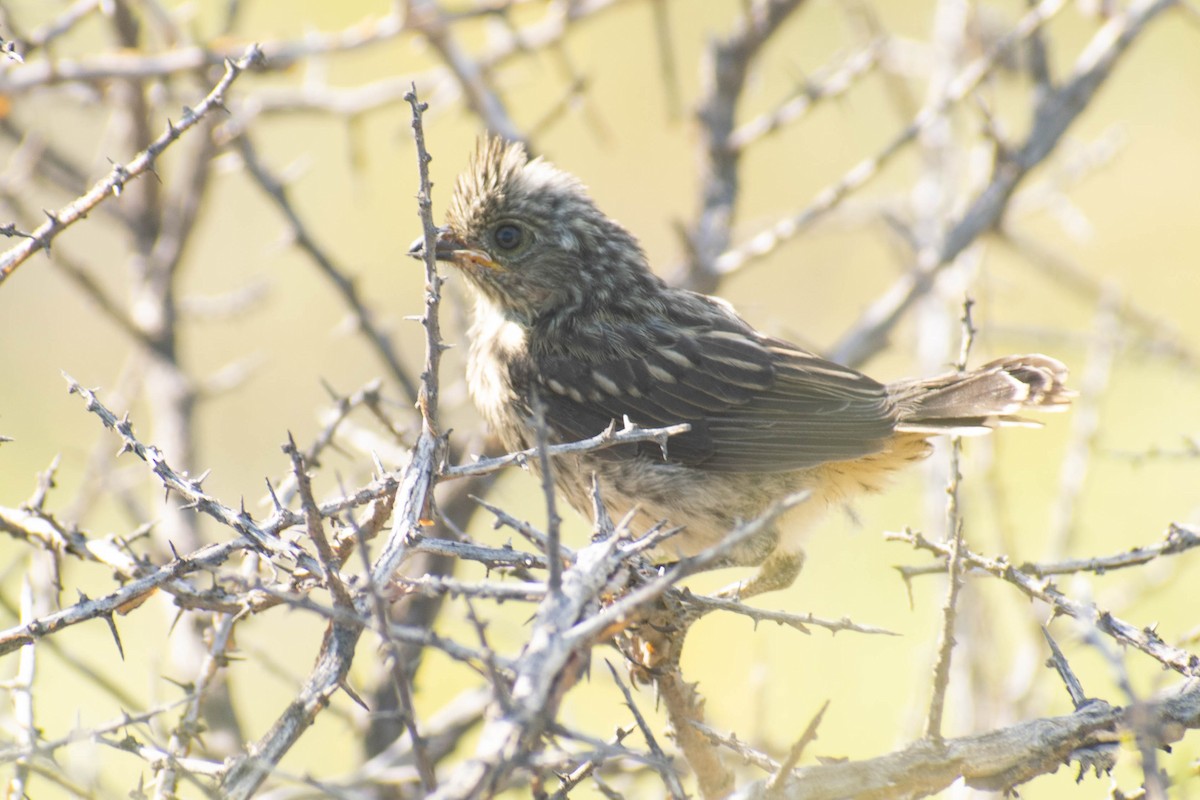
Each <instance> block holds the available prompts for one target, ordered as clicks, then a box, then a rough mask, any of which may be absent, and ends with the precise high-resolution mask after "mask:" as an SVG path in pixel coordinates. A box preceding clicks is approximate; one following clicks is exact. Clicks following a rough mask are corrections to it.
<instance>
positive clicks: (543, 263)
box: [438, 137, 661, 321]
mask: <svg viewBox="0 0 1200 800" xmlns="http://www.w3.org/2000/svg"><path fill="white" fill-rule="evenodd" d="M446 222H447V224H446V226H445V228H443V229H442V232H441V236H440V238H441V241H440V242H439V247H438V250H439V257H440V258H445V259H446V260H449V261H452V262H453V263H454V264H455V265H456V266H458V267H459V268H461V269H462V271H463V273H464V274H465V275H466V277H467V278H468V279H469V280H470V282H471V284H472V285H473V286H474V287H475V288H476V289H477V290H479V291H480V292H481V293H482V295H483V296H484V297H485V298H487V299H488V300H489V301H491V302H492V303H493V304H495V305H496V306H498V307H499V308H500V309H501V310H502V311H504V312H506V313H507V314H508V315H509V316H512V317H514V318H517V319H524V320H527V321H532V320H534V319H536V318H539V317H544V316H546V315H548V314H549V315H552V314H555V313H579V312H581V311H583V312H585V311H586V309H587V308H589V307H609V308H611V306H612V304H613V302H614V298H615V299H616V301H617V302H619V299H620V298H621V297H622V296H623V295H626V294H628V293H629V292H630V291H631V290H638V289H641V290H642V291H644V290H645V289H647V288H649V289H656V288H657V287H658V286H660V285H661V282H660V281H659V280H658V279H657V278H655V277H654V276H653V275H651V273H650V271H649V268H648V267H647V265H646V258H645V255H644V254H643V253H642V250H641V247H640V246H639V245H638V243H637V240H636V239H635V238H634V237H633V236H632V235H630V234H629V232H628V231H626V230H625V229H624V228H622V227H621V226H620V225H619V224H618V223H616V222H615V221H613V220H611V219H609V218H608V217H606V216H605V215H604V214H603V212H601V211H600V210H599V209H598V208H596V205H595V203H593V202H592V199H591V197H589V196H588V193H587V190H586V188H585V187H584V185H583V184H582V183H581V182H580V181H579V180H578V179H577V178H575V177H574V176H573V175H570V174H569V173H566V172H563V171H562V170H560V169H558V168H556V167H555V166H553V165H552V164H550V163H549V162H547V161H544V160H543V159H541V158H535V159H532V160H531V159H529V157H528V156H527V155H526V152H525V148H524V146H523V145H521V144H520V143H510V142H506V141H504V140H503V139H500V138H498V137H487V138H484V139H481V140H480V142H479V144H478V147H477V149H476V152H475V155H474V157H473V159H472V160H471V164H470V166H469V167H468V168H467V170H466V171H465V172H464V173H463V174H461V175H460V176H459V177H458V180H457V181H456V183H455V185H454V196H453V198H452V199H451V201H450V207H449V211H448V212H447V217H446Z"/></svg>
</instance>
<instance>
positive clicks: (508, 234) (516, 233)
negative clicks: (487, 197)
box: [493, 223, 525, 250]
mask: <svg viewBox="0 0 1200 800" xmlns="http://www.w3.org/2000/svg"><path fill="white" fill-rule="evenodd" d="M493 236H494V237H495V239H496V244H497V245H498V246H499V247H500V248H501V249H502V250H515V249H516V248H518V247H520V246H521V242H522V240H524V238H525V235H524V234H523V233H522V232H521V229H520V228H518V227H517V226H516V225H513V224H511V223H509V224H505V225H501V226H500V227H499V228H496V232H495V234H493Z"/></svg>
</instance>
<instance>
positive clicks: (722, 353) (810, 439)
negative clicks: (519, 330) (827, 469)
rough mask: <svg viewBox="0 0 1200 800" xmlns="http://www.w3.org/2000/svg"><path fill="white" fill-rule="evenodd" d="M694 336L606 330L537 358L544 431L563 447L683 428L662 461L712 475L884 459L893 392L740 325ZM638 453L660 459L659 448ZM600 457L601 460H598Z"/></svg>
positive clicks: (639, 328)
mask: <svg viewBox="0 0 1200 800" xmlns="http://www.w3.org/2000/svg"><path fill="white" fill-rule="evenodd" d="M725 322H727V323H728V324H725V323H724V322H722V323H720V324H718V325H715V326H707V327H700V328H697V327H690V328H689V329H688V330H687V333H686V334H681V333H680V328H679V327H678V326H675V325H669V324H653V323H636V324H634V323H628V324H622V323H620V322H606V323H605V324H604V325H603V326H601V327H600V328H598V329H596V330H594V331H592V332H591V333H592V335H591V336H590V337H589V339H590V345H591V346H589V347H587V348H582V349H579V350H576V351H574V352H571V353H562V352H558V353H556V352H553V351H550V352H542V353H540V354H537V355H535V356H534V369H533V377H534V379H535V381H536V383H537V385H538V393H539V396H540V397H541V399H542V402H543V403H544V404H545V408H546V419H547V421H548V424H549V425H550V426H551V427H552V428H553V429H554V430H555V432H556V433H557V434H558V436H559V437H560V438H561V439H562V440H564V441H571V440H577V439H583V438H586V437H589V436H594V435H595V434H597V433H599V432H600V431H601V430H603V429H604V428H605V427H606V426H607V425H608V424H609V423H610V422H611V421H612V420H617V421H618V422H620V420H621V419H622V417H624V416H628V417H629V419H630V420H632V421H633V422H634V423H636V424H638V425H640V426H644V427H657V426H662V425H670V424H675V423H679V422H687V423H690V424H691V426H692V428H691V431H690V432H688V433H686V434H683V435H680V436H673V437H671V439H670V441H669V442H668V445H667V460H668V461H671V462H675V463H680V464H684V465H687V466H690V467H695V468H699V469H704V470H711V471H714V472H785V471H791V470H796V469H802V468H804V467H810V466H814V465H816V464H821V463H824V462H828V461H841V460H847V459H853V458H858V457H860V456H863V455H866V454H868V453H873V452H876V451H878V450H880V449H881V448H882V447H883V446H884V444H885V442H886V440H887V438H888V437H889V436H890V435H891V434H892V432H893V430H894V428H895V424H896V410H895V408H894V406H893V404H892V402H891V401H890V400H889V399H888V394H887V390H886V388H885V387H884V386H883V385H881V384H879V383H877V382H876V381H874V380H872V379H870V378H868V377H867V376H865V375H863V374H861V373H859V372H856V371H854V370H852V369H849V368H847V367H843V366H840V365H838V364H834V363H832V362H830V361H826V360H824V359H822V358H820V357H818V356H816V355H813V354H812V353H808V352H806V351H804V350H802V349H800V348H798V347H796V346H794V345H791V344H789V343H787V342H784V341H781V340H776V339H767V338H765V337H762V336H760V335H758V334H756V333H755V332H754V331H753V330H752V329H750V328H749V327H748V326H746V325H745V323H742V322H741V321H740V320H736V319H733V320H726V321H725ZM638 450H639V452H642V453H645V454H646V455H648V456H652V457H658V458H661V457H662V453H661V452H660V451H659V449H658V447H657V445H653V444H646V445H642V446H641V447H639V448H638ZM602 452H603V451H602Z"/></svg>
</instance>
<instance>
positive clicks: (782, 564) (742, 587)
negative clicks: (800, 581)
mask: <svg viewBox="0 0 1200 800" xmlns="http://www.w3.org/2000/svg"><path fill="white" fill-rule="evenodd" d="M803 566H804V551H803V550H793V551H790V552H788V551H783V550H776V551H775V552H774V553H772V554H771V555H769V556H767V559H766V560H765V561H763V562H762V566H760V567H759V568H758V572H757V573H755V575H754V577H753V578H751V579H750V580H747V581H736V582H734V583H731V584H729V585H728V586H726V587H725V588H724V589H722V590H720V591H719V592H717V594H716V596H717V597H720V598H723V599H725V600H746V599H748V598H751V597H754V596H755V595H759V594H766V593H767V592H777V591H779V590H780V589H786V588H787V587H789V586H791V585H792V584H793V583H794V582H795V581H796V576H797V575H799V574H800V570H801V568H802V567H803Z"/></svg>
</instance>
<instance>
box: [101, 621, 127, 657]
mask: <svg viewBox="0 0 1200 800" xmlns="http://www.w3.org/2000/svg"><path fill="white" fill-rule="evenodd" d="M104 621H105V622H107V623H108V629H109V630H110V631H112V635H113V641H114V642H116V643H117V652H118V653H120V655H121V660H122V661H124V660H125V648H124V647H123V646H122V645H121V634H120V633H119V632H118V631H117V623H116V620H114V619H113V615H112V614H105V615H104Z"/></svg>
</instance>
